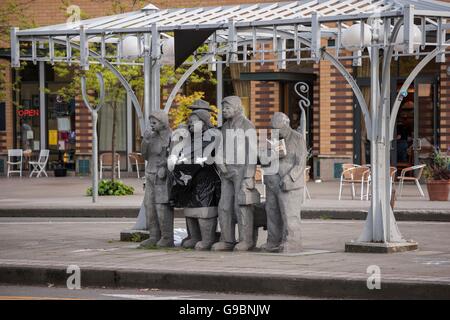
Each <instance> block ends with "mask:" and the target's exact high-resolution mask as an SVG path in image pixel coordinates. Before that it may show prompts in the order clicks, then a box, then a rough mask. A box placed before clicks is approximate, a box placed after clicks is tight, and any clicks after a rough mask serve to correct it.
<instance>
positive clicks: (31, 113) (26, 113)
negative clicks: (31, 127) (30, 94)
mask: <svg viewBox="0 0 450 320" xmlns="http://www.w3.org/2000/svg"><path fill="white" fill-rule="evenodd" d="M17 115H18V116H19V117H21V118H23V117H39V109H26V110H17Z"/></svg>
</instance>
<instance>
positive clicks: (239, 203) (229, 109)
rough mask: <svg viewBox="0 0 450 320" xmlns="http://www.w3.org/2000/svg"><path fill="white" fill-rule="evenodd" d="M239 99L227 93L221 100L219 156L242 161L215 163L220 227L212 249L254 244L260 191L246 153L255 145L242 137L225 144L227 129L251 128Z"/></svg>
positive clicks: (217, 249)
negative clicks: (217, 176)
mask: <svg viewBox="0 0 450 320" xmlns="http://www.w3.org/2000/svg"><path fill="white" fill-rule="evenodd" d="M243 111H244V110H243V107H242V101H241V99H240V98H239V97H237V96H229V97H226V98H224V99H223V101H222V115H223V119H224V120H225V122H224V124H223V126H222V139H223V146H225V148H224V151H223V158H224V159H227V154H228V158H229V157H230V156H232V157H234V156H237V157H239V156H242V155H241V154H239V153H244V156H245V161H244V163H226V161H225V162H224V163H223V164H221V165H218V168H219V172H220V178H221V180H222V185H221V196H220V202H219V223H220V229H221V236H220V242H218V243H215V244H214V245H213V247H212V250H214V251H229V250H236V251H247V250H251V249H252V248H253V247H254V246H255V243H254V238H253V232H254V230H253V207H252V204H255V203H259V201H260V195H259V193H258V191H257V190H256V188H255V173H256V163H250V161H249V157H248V155H249V153H250V152H251V149H252V148H254V147H255V146H254V145H252V144H251V143H249V140H248V139H247V137H245V140H244V141H245V143H244V144H239V143H235V142H234V141H229V143H228V144H229V145H232V148H230V150H229V149H228V148H227V147H226V146H227V141H226V140H227V131H231V132H233V131H234V132H237V130H239V129H241V131H246V130H249V129H250V130H255V127H254V126H253V124H252V123H251V122H250V120H248V119H247V118H246V117H245V116H244V113H243ZM230 153H231V154H230ZM236 223H237V224H238V230H239V240H238V243H236V237H235V226H236Z"/></svg>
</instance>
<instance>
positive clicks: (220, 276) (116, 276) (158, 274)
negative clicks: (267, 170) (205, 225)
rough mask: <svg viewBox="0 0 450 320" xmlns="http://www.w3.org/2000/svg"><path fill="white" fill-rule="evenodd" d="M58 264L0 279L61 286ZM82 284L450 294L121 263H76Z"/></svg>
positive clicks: (414, 286)
mask: <svg viewBox="0 0 450 320" xmlns="http://www.w3.org/2000/svg"><path fill="white" fill-rule="evenodd" d="M68 276H69V275H68V274H67V273H66V269H65V268H63V267H46V266H22V265H8V266H0V283H3V284H20V285H41V286H47V284H48V283H52V284H54V285H55V286H66V280H67V278H68ZM81 286H82V287H107V288H158V289H166V290H193V291H214V292H234V293H257V294H282V295H294V296H307V297H320V298H362V299H450V295H449V292H450V283H444V282H419V281H403V280H399V281H395V280H385V281H382V284H381V290H369V289H367V285H366V280H365V279H348V278H315V277H297V276H287V275H264V274H237V273H227V274H224V273H215V272H172V271H159V270H155V271H147V270H146V271H144V270H125V269H119V270H114V269H100V268H82V269H81Z"/></svg>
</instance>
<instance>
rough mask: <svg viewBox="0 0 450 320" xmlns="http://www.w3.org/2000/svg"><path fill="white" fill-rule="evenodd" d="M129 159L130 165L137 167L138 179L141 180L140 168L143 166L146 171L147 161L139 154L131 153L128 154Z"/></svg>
mask: <svg viewBox="0 0 450 320" xmlns="http://www.w3.org/2000/svg"><path fill="white" fill-rule="evenodd" d="M128 158H129V159H130V164H131V165H132V166H133V165H135V166H136V172H137V178H138V179H140V175H139V166H140V165H142V166H143V167H144V170H145V159H144V157H143V156H142V154H141V153H139V152H130V153H129V154H128Z"/></svg>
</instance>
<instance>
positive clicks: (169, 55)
mask: <svg viewBox="0 0 450 320" xmlns="http://www.w3.org/2000/svg"><path fill="white" fill-rule="evenodd" d="M161 54H162V57H161V63H162V64H166V65H174V64H175V40H174V38H173V37H170V38H165V39H163V40H162V48H161Z"/></svg>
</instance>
